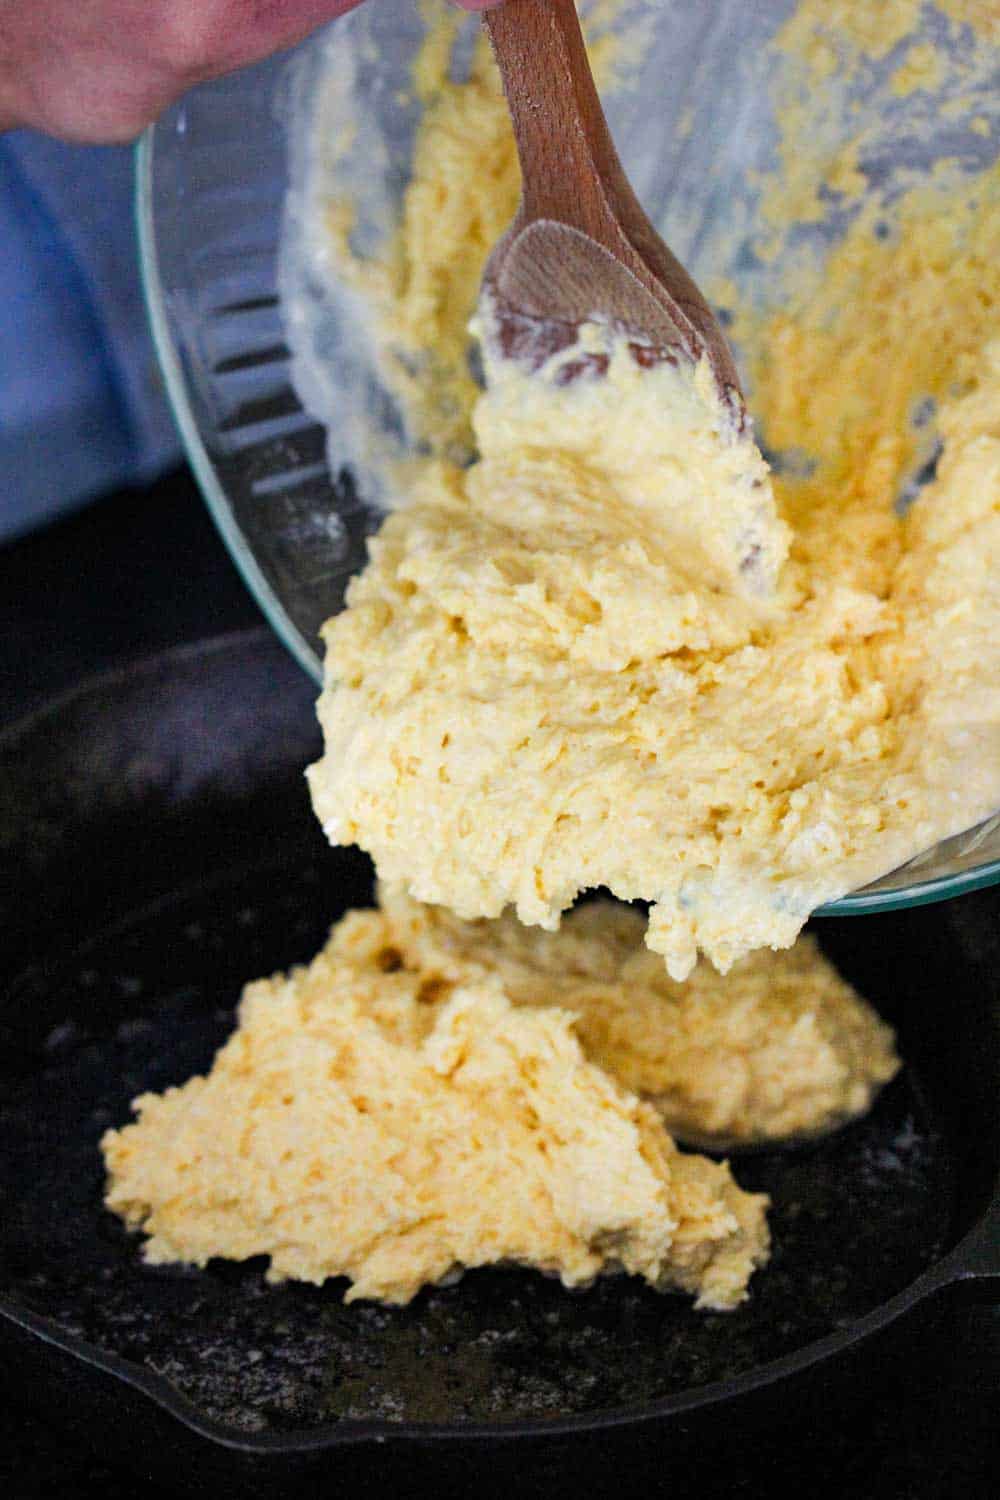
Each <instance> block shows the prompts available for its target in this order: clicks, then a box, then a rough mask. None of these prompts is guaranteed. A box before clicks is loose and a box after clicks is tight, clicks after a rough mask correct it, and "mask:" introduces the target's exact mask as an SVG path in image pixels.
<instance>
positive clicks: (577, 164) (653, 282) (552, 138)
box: [483, 0, 745, 421]
mask: <svg viewBox="0 0 1000 1500" xmlns="http://www.w3.org/2000/svg"><path fill="white" fill-rule="evenodd" d="M483 25H484V26H485V27H486V30H487V32H488V34H489V37H490V41H491V42H492V44H493V52H494V55H495V57H496V60H497V66H498V67H499V69H500V75H501V77H502V79H503V85H504V91H505V93H506V95H507V103H508V106H509V108H510V115H511V121H512V123H513V126H514V135H515V138H516V140H517V154H518V157H519V159H520V162H521V178H522V188H521V206H520V208H519V209H518V212H517V216H516V218H515V220H514V223H513V225H512V226H511V229H510V231H509V232H508V234H507V235H506V236H505V237H504V240H503V241H501V245H500V246H499V247H498V252H500V254H501V259H503V256H504V255H506V256H507V259H508V261H509V260H510V257H511V255H512V254H514V255H516V253H517V246H518V244H521V246H522V249H523V250H525V251H526V252H527V253H526V254H525V255H522V256H521V257H520V259H522V260H525V259H526V260H527V261H528V262H529V265H528V272H529V273H530V274H529V275H528V276H526V277H525V276H521V277H520V278H519V280H520V281H521V283H522V284H524V285H527V284H528V283H529V282H532V283H538V285H539V286H542V288H543V290H544V285H545V284H546V283H547V284H548V285H549V286H550V287H551V286H553V285H554V280H553V265H552V261H553V253H551V252H554V254H555V258H556V259H558V257H559V255H561V254H564V253H567V252H566V247H565V246H560V247H556V245H555V240H554V239H553V237H552V236H543V238H546V239H547V241H548V248H549V251H550V254H549V255H548V256H547V258H546V259H547V264H546V265H545V266H541V265H540V262H539V258H538V256H537V253H536V251H535V248H534V246H529V245H528V243H527V241H528V238H529V236H530V230H531V226H532V225H533V224H538V223H539V221H541V223H540V225H539V227H540V228H543V227H544V226H545V225H552V224H556V225H565V226H568V227H569V229H571V230H576V231H578V232H579V233H581V234H583V235H586V236H587V237H588V238H589V239H591V240H593V241H595V242H596V244H597V245H598V246H599V247H601V249H603V250H605V251H607V252H608V254H609V255H611V256H612V257H613V258H614V260H615V261H617V262H618V264H619V265H621V266H623V267H624V268H625V270H626V271H628V272H630V273H631V275H632V276H634V277H635V279H636V280H637V281H638V282H639V284H640V287H641V288H644V289H645V291H646V292H647V293H649V294H650V295H651V296H652V297H653V298H654V299H655V300H656V301H657V302H658V303H659V305H660V308H661V311H662V314H663V318H664V319H665V326H666V327H667V329H668V330H672V333H671V334H670V337H669V342H670V343H679V344H680V345H681V346H682V347H683V348H685V349H686V351H687V352H688V353H689V354H690V355H692V356H693V357H694V358H698V357H699V356H700V354H701V353H702V352H707V353H708V355H709V357H710V359H711V362H712V366H713V369H714V370H715V374H716V378H717V380H718V383H719V386H720V388H721V390H722V391H723V392H726V393H727V394H728V395H729V396H730V397H731V398H732V400H733V403H734V405H735V406H736V407H737V409H738V410H739V412H740V420H741V421H742V420H743V419H744V417H745V412H743V410H742V396H741V395H740V389H739V379H738V376H737V374H736V368H735V366H734V364H733V358H732V354H731V353H730V351H729V347H728V345H727V344H726V341H725V338H724V337H723V335H722V331H721V329H720V328H719V326H718V324H717V323H716V321H715V318H714V317H713V315H712V312H711V309H710V308H709V306H708V304H707V303H706V302H705V299H704V298H703V297H702V295H701V293H700V291H699V290H698V288H697V286H696V285H695V284H694V282H693V281H692V280H691V277H690V276H689V275H688V273H687V272H686V271H685V269H684V267H683V266H682V265H681V263H680V261H679V260H678V259H677V258H676V256H675V255H673V254H672V252H671V251H670V250H669V249H668V248H667V246H666V245H665V244H664V243H663V241H662V240H661V238H660V236H659V235H658V234H657V232H656V230H655V229H654V228H653V226H652V224H651V223H650V222H649V220H648V219H647V217H646V215H645V213H644V212H643V209H642V205H641V204H640V202H639V200H638V198H637V197H636V196H635V193H634V192H633V191H632V187H631V184H630V183H629V180H628V178H627V177H626V176H625V172H624V170H623V168H622V164H621V162H620V161H619V160H618V153H617V151H616V150H615V147H614V142H613V141H612V139H611V133H610V131H609V130H608V124H607V121H606V120H605V118H604V111H603V109H602V108H601V101H600V99H599V98H598V95H597V88H596V86H595V84H594V76H593V74H592V73H591V71H590V62H589V61H588V58H587V49H586V46H585V44H584V40H583V33H582V32H581V30H580V21H579V18H578V16H577V13H576V5H575V3H574V0H505V3H504V4H503V5H501V6H499V7H498V8H497V9H495V10H488V11H485V12H484V14H483ZM526 230H528V231H529V236H525V234H524V231H526ZM591 248H593V247H591ZM599 254H600V252H599V251H598V252H597V256H598V258H599ZM594 258H595V257H594V256H593V255H589V256H588V257H587V262H588V263H587V264H586V265H582V264H580V260H581V257H580V256H579V255H577V256H576V257H575V259H576V261H577V263H578V264H577V270H578V271H579V272H580V273H581V274H580V276H578V278H577V279H578V280H582V281H583V282H586V283H588V284H590V285H592V286H593V287H594V288H595V289H599V284H600V282H601V280H602V276H603V279H604V280H606V279H607V274H606V271H604V272H603V273H602V271H601V269H600V268H599V267H598V269H597V270H596V271H595V270H594V268H593V265H592V264H591V262H593V261H594ZM491 261H493V262H494V264H493V265H492V271H490V269H489V268H488V272H487V274H488V275H490V274H492V276H493V278H494V279H496V276H497V272H498V270H499V266H498V265H497V264H496V263H495V257H491ZM510 280H511V277H510V276H508V281H510ZM535 300H537V299H535ZM601 305H602V302H601V298H600V296H596V297H593V298H591V299H590V306H589V308H588V309H587V312H588V314H589V313H592V312H594V311H595V310H596V309H599V308H600V307H601ZM534 310H535V311H537V309H534ZM643 316H644V314H642V313H640V320H639V321H638V323H636V321H635V320H629V319H628V318H625V319H624V320H623V321H624V323H625V324H626V325H629V324H630V323H631V325H632V326H638V327H639V328H641V327H643V326H645V325H644V323H643V322H642V321H641V319H642V317H643ZM648 323H649V319H648V317H647V318H646V324H647V325H648Z"/></svg>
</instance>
